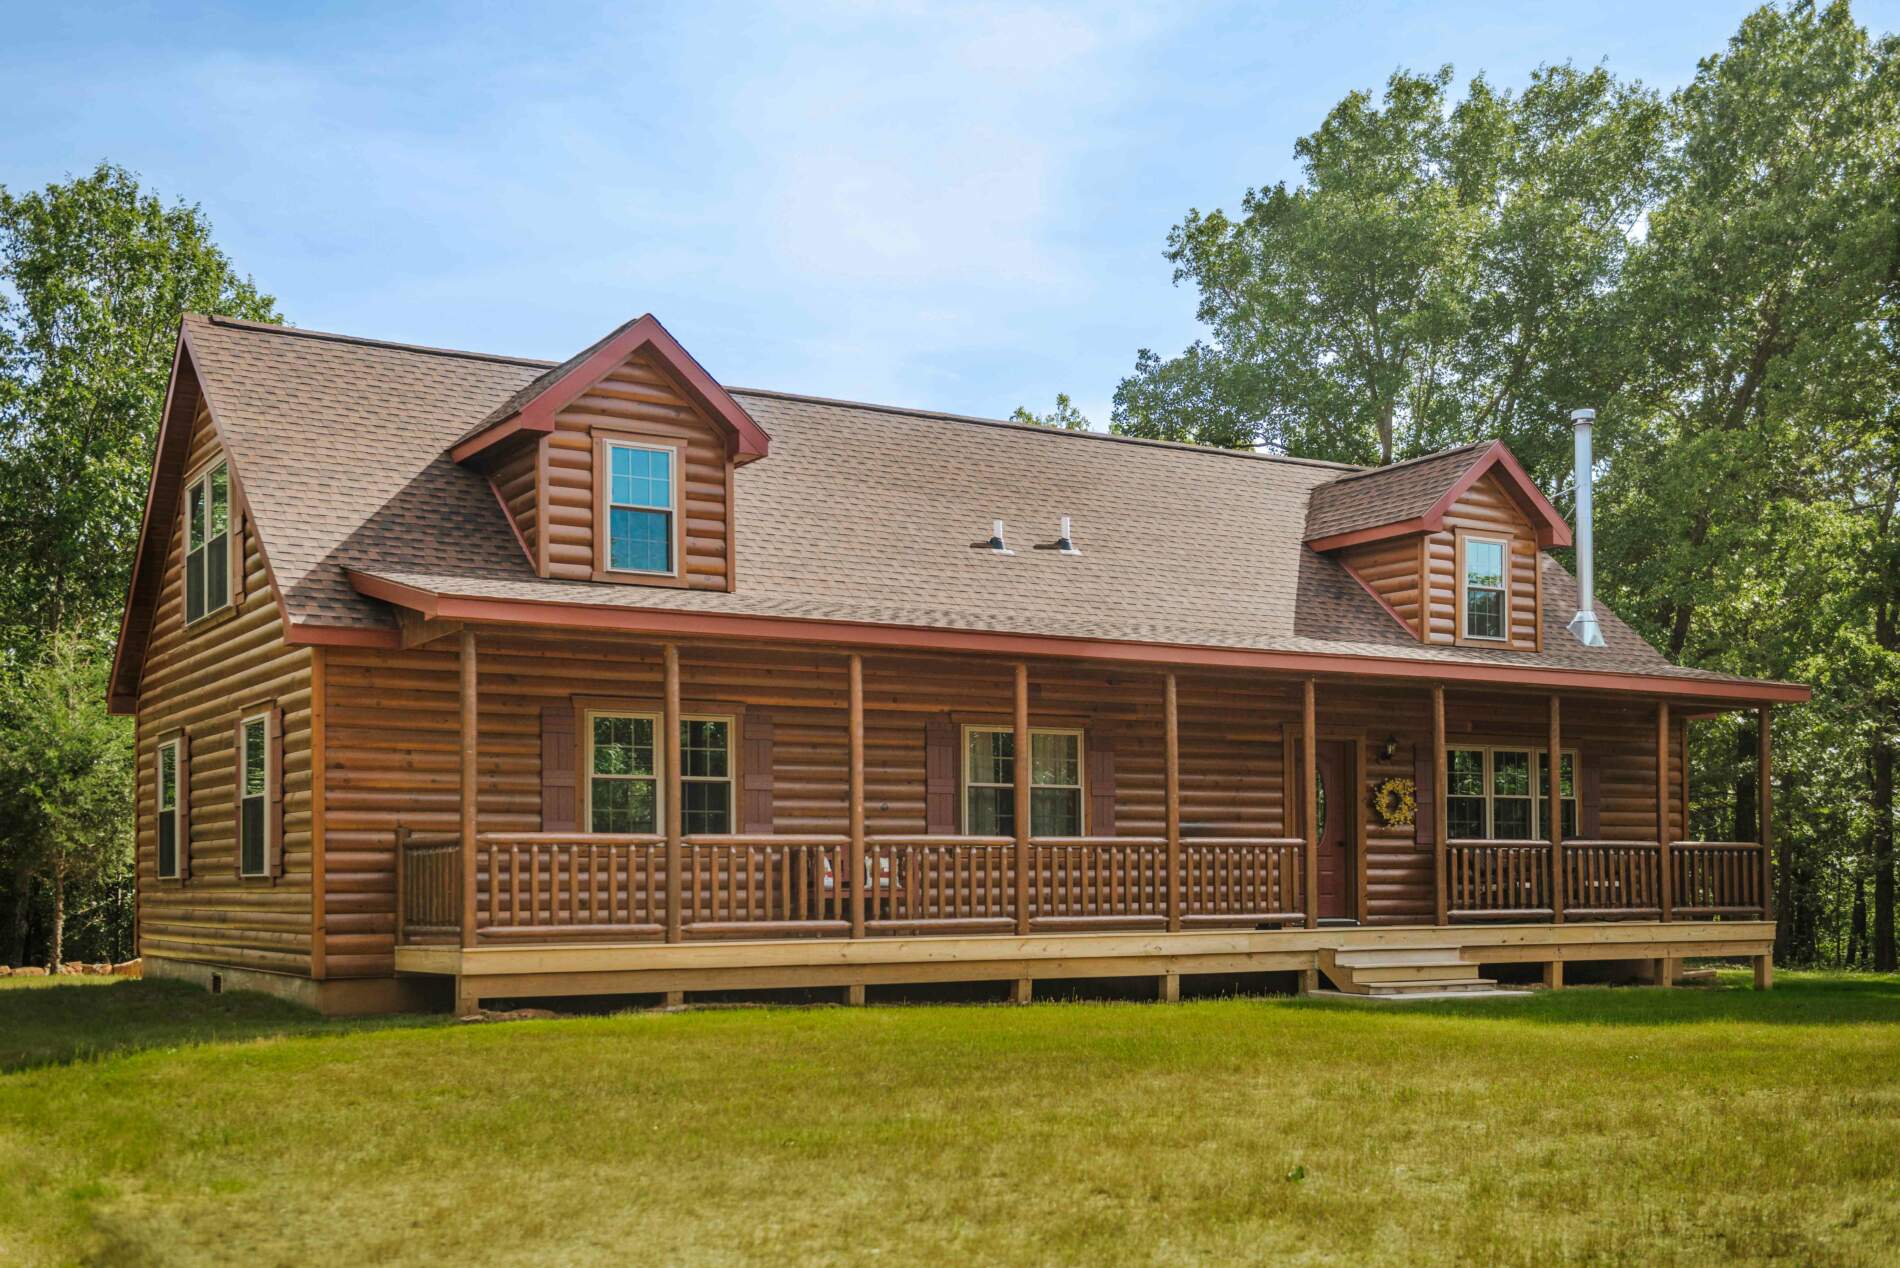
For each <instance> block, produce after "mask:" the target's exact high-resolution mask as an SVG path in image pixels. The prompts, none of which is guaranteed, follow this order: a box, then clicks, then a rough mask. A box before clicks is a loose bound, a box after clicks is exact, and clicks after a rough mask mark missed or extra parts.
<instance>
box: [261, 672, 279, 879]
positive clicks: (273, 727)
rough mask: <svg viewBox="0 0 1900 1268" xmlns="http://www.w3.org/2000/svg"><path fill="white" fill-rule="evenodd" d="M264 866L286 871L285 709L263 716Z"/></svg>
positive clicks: (276, 871)
mask: <svg viewBox="0 0 1900 1268" xmlns="http://www.w3.org/2000/svg"><path fill="white" fill-rule="evenodd" d="M264 739H265V744H264V752H265V758H264V771H265V775H264V788H265V796H266V800H265V803H264V869H265V870H266V871H268V872H269V873H270V874H271V875H272V876H282V875H283V874H284V711H283V710H282V709H279V708H277V707H276V706H275V705H272V706H271V709H270V712H268V713H266V714H265V715H264Z"/></svg>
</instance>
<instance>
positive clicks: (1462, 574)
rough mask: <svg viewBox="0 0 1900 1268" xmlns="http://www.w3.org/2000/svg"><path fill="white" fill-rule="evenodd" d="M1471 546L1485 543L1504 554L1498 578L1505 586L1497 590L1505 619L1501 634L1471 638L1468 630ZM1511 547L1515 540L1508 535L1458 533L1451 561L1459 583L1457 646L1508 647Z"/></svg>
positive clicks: (1464, 530)
mask: <svg viewBox="0 0 1900 1268" xmlns="http://www.w3.org/2000/svg"><path fill="white" fill-rule="evenodd" d="M1472 542H1486V543H1489V544H1491V545H1495V546H1497V547H1499V548H1500V549H1501V550H1503V552H1504V574H1503V577H1502V578H1501V580H1502V581H1503V583H1504V584H1503V585H1502V586H1500V587H1497V590H1498V593H1499V594H1500V595H1502V596H1503V601H1504V603H1503V612H1502V615H1503V618H1504V632H1503V633H1502V634H1473V633H1472V632H1471V631H1470V629H1469V618H1470V615H1471V604H1470V599H1469V597H1468V596H1469V594H1470V590H1471V587H1470V586H1469V585H1468V584H1467V573H1466V569H1465V558H1466V554H1467V552H1468V550H1469V547H1470V545H1471V543H1472ZM1513 543H1514V539H1513V538H1512V537H1511V536H1510V535H1509V534H1504V535H1500V534H1497V533H1474V532H1471V531H1470V530H1468V529H1463V528H1461V529H1459V530H1458V531H1457V534H1456V544H1457V551H1456V552H1455V553H1456V559H1455V560H1454V567H1455V568H1456V570H1457V573H1456V576H1457V583H1458V584H1457V591H1458V595H1457V602H1458V637H1457V640H1456V641H1458V642H1459V643H1479V644H1483V645H1484V646H1487V647H1497V646H1505V647H1508V646H1510V645H1511V569H1512V566H1513V560H1512V556H1511V547H1512V545H1513ZM1492 588H1493V587H1491V586H1479V587H1477V589H1479V590H1487V591H1488V590H1491V589H1492Z"/></svg>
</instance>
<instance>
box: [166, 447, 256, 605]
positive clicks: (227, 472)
mask: <svg viewBox="0 0 1900 1268" xmlns="http://www.w3.org/2000/svg"><path fill="white" fill-rule="evenodd" d="M220 471H222V472H224V534H223V536H224V602H223V603H220V604H219V605H218V606H217V607H215V608H213V607H207V608H206V609H205V610H204V611H202V612H200V613H199V614H198V615H197V616H193V615H191V556H192V553H193V552H192V549H191V495H192V494H193V493H195V492H196V491H197V490H198V489H199V488H200V487H203V488H204V489H205V523H204V524H203V525H201V527H202V528H204V529H205V544H204V545H203V546H201V547H199V549H200V550H205V551H209V550H210V548H211V537H212V534H211V532H210V528H211V524H210V517H211V493H210V484H211V477H212V476H214V475H216V474H217V473H218V472H220ZM237 501H238V499H237V483H236V481H235V480H233V479H232V476H231V460H230V458H229V457H228V456H226V455H224V454H219V455H218V456H216V457H214V458H212V459H211V460H210V461H208V462H206V463H205V464H204V466H203V467H201V468H200V469H199V471H198V474H196V475H194V476H192V477H190V478H189V479H187V480H186V481H185V496H184V507H183V515H184V529H185V532H184V540H183V541H182V542H181V543H180V544H181V545H182V546H183V552H182V554H181V556H180V566H179V578H178V580H179V586H180V589H181V594H180V595H179V598H180V600H181V601H182V606H183V608H184V614H185V628H186V629H188V630H189V629H195V628H197V627H198V626H200V625H203V624H204V623H205V622H206V621H208V620H210V619H211V618H212V617H214V616H218V615H221V614H223V613H226V612H234V611H236V610H237V602H238V586H237V578H238V562H237V555H238V552H239V551H240V550H241V549H242V548H243V540H244V539H243V535H242V534H241V533H239V532H237V531H236V530H237V527H238V514H237ZM233 543H236V544H235V546H234V544H233ZM206 580H207V581H209V580H210V574H209V572H207V574H206Z"/></svg>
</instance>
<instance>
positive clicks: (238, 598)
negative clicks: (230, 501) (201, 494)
mask: <svg viewBox="0 0 1900 1268" xmlns="http://www.w3.org/2000/svg"><path fill="white" fill-rule="evenodd" d="M246 518H247V517H246V516H243V515H240V514H237V513H235V512H234V513H233V514H232V515H231V518H230V525H231V545H230V551H231V606H232V607H235V608H241V607H243V606H244V574H245V572H246V571H247V569H246V568H245V566H244V521H245V519H246Z"/></svg>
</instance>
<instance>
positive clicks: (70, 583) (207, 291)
mask: <svg viewBox="0 0 1900 1268" xmlns="http://www.w3.org/2000/svg"><path fill="white" fill-rule="evenodd" d="M184 312H204V313H218V314H223V315H227V316H234V317H246V318H250V319H253V320H259V321H277V320H280V319H279V317H278V315H277V312H276V307H275V302H274V301H273V300H272V299H271V297H270V296H268V295H265V294H262V293H260V292H259V291H258V290H257V288H256V287H255V286H254V285H252V283H251V281H250V279H249V278H247V277H240V276H239V275H238V274H237V273H236V272H235V271H234V270H233V269H232V267H231V263H230V261H229V260H227V259H226V258H225V256H224V254H223V253H222V252H221V251H219V250H218V249H217V247H216V246H215V245H213V244H212V241H211V228H210V225H209V224H208V223H207V222H206V221H205V218H204V215H203V213H202V212H200V210H199V209H198V208H197V207H195V206H188V205H186V204H184V203H173V204H171V205H169V206H167V205H166V204H165V203H163V202H161V201H160V199H159V198H158V197H156V196H155V195H152V194H148V193H144V192H142V191H141V190H140V189H139V187H138V182H137V180H136V178H135V177H134V176H133V175H132V174H131V173H129V172H127V171H125V170H124V169H123V168H119V167H114V166H111V165H109V164H103V163H102V164H100V165H99V167H98V168H97V169H95V170H94V171H93V172H92V173H91V174H90V175H87V176H82V177H79V178H77V179H74V180H70V181H68V182H66V183H65V184H58V185H49V186H47V187H46V188H45V189H43V190H37V191H33V192H30V193H25V194H14V193H12V192H10V191H8V190H7V189H6V188H5V187H4V186H0V526H3V527H0V565H3V566H0V623H3V628H0V645H5V646H11V647H14V648H27V649H32V648H33V647H34V646H35V644H37V642H38V641H39V640H41V639H43V638H45V637H47V636H49V635H50V634H51V633H52V632H53V631H56V630H60V629H100V630H103V629H106V628H116V625H117V618H118V607H119V603H120V600H121V599H122V598H123V596H124V593H125V585H126V578H127V576H128V574H129V569H130V561H131V558H132V548H133V542H134V539H135V537H136V536H137V533H138V526H139V517H140V514H141V512H142V509H143V504H144V496H145V483H146V474H147V471H148V469H149V465H150V460H151V452H152V441H153V437H154V435H155V433H156V430H157V426H158V415H159V410H160V408H161V406H162V404H163V399H164V394H165V384H166V381H167V380H168V378H169V377H170V373H171V363H172V348H173V342H174V340H175V338H176V336H177V331H178V319H179V315H180V314H181V313H184Z"/></svg>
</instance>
